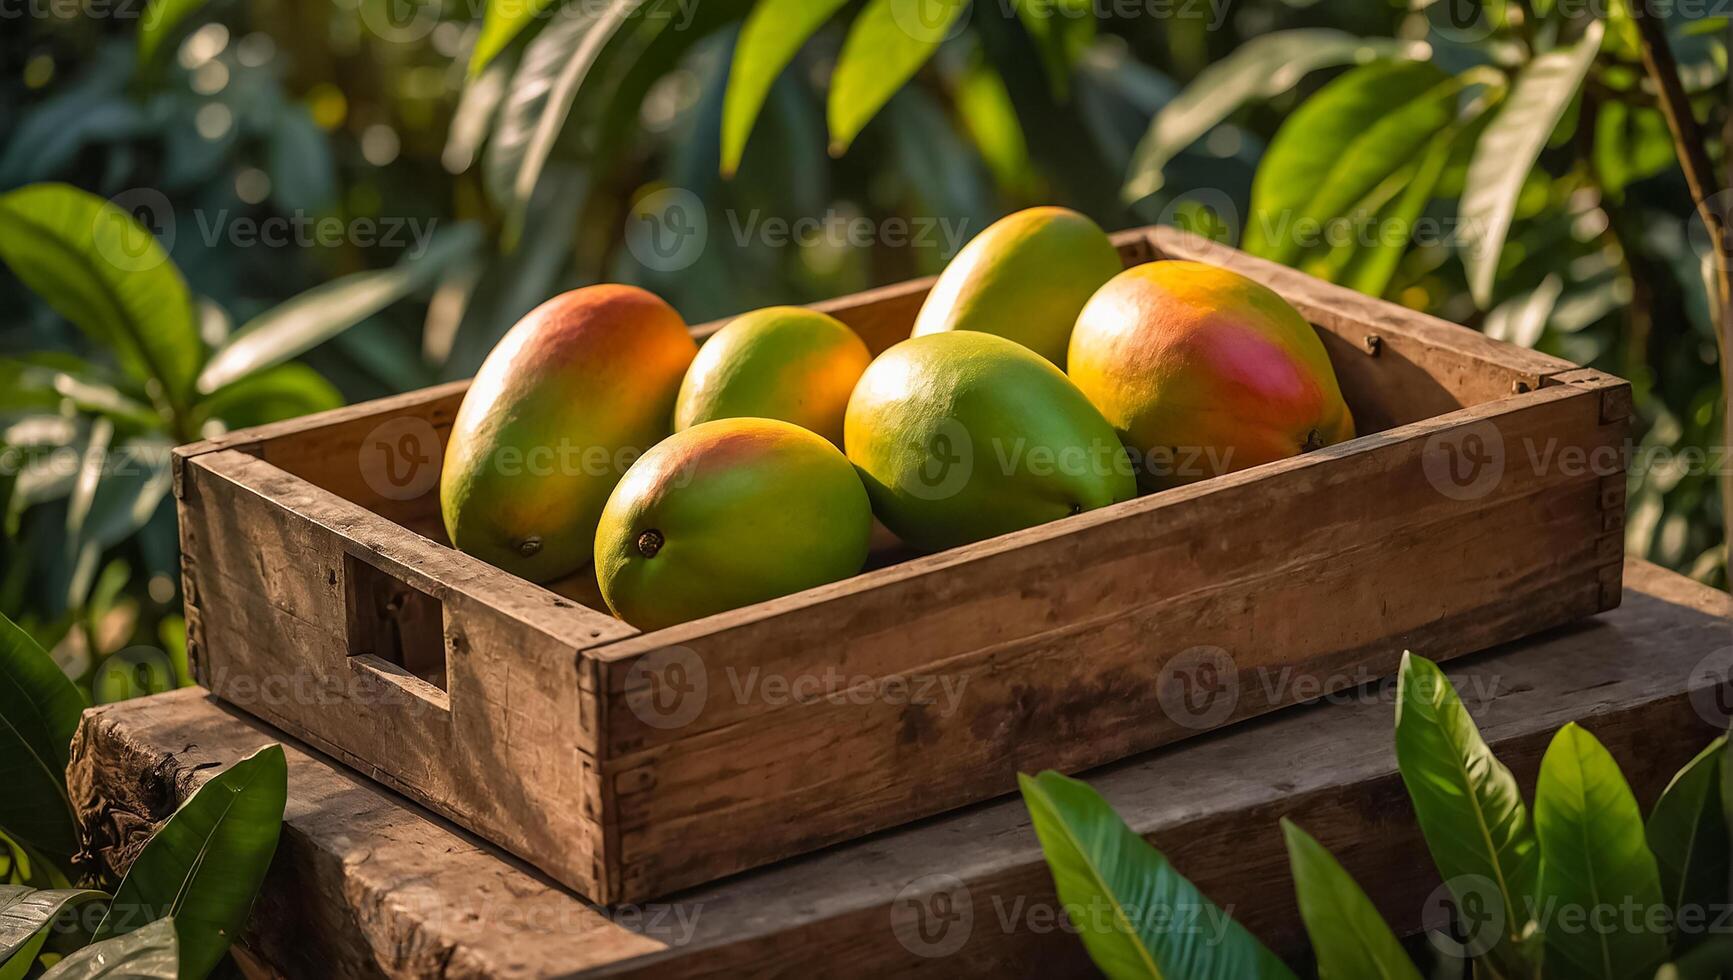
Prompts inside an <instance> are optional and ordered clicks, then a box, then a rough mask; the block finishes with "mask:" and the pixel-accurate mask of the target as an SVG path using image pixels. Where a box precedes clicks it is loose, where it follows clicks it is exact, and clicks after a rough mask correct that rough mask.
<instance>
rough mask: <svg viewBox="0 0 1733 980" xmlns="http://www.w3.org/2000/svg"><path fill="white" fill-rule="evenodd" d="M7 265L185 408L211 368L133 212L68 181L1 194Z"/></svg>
mask: <svg viewBox="0 0 1733 980" xmlns="http://www.w3.org/2000/svg"><path fill="white" fill-rule="evenodd" d="M0 259H3V260H4V261H5V262H6V264H7V265H8V266H10V267H11V269H12V271H13V272H14V273H15V274H16V275H17V276H18V278H19V279H20V280H22V281H23V282H24V285H26V286H28V287H30V290H31V291H32V292H34V293H36V294H37V295H38V296H41V297H42V299H43V300H44V301H46V302H47V303H48V305H49V306H51V307H53V308H54V311H55V312H56V313H59V314H60V315H61V316H63V317H65V318H66V319H68V320H71V321H72V323H73V324H74V325H75V326H77V327H78V328H79V329H80V330H82V331H84V332H85V333H86V334H88V335H89V336H90V338H91V339H92V340H94V341H96V342H97V343H98V344H100V345H102V346H103V347H105V348H107V349H108V350H110V351H112V352H113V353H114V355H115V357H116V359H117V360H119V362H120V364H121V366H122V367H123V368H125V369H126V370H127V372H128V373H130V374H132V375H133V376H134V377H135V378H137V379H138V380H140V381H142V382H147V383H148V382H151V381H155V382H156V383H158V384H160V385H162V387H163V390H164V392H165V394H166V395H167V397H168V400H169V402H170V404H171V405H174V406H176V407H183V406H185V404H186V401H187V396H188V395H189V394H190V393H191V390H192V385H193V378H194V377H195V376H197V374H198V371H199V366H200V365H201V364H202V363H203V362H204V356H205V351H204V343H203V341H201V340H200V339H199V330H198V321H197V319H196V317H195V316H194V315H193V303H192V297H191V295H190V294H189V293H188V292H187V284H186V281H185V280H183V279H182V278H181V274H180V270H179V269H176V268H175V265H174V263H173V262H171V261H169V257H168V253H167V252H165V251H163V247H162V245H161V244H160V243H158V242H157V240H156V237H155V236H154V235H152V234H151V233H150V232H149V231H146V230H145V229H144V227H143V226H142V225H140V224H139V223H138V222H137V221H135V220H133V217H132V215H129V214H127V213H126V212H125V211H122V210H121V209H120V208H118V207H115V206H114V205H113V204H110V203H109V202H108V201H105V200H103V199H102V198H100V197H97V196H95V195H94V194H89V193H86V192H85V191H81V190H79V189H77V188H76V187H70V186H68V185H66V184H32V185H30V186H28V187H22V188H19V189H18V190H15V191H12V192H11V193H9V194H6V195H4V196H0Z"/></svg>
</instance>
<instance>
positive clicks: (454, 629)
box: [177, 229, 1629, 902]
mask: <svg viewBox="0 0 1733 980" xmlns="http://www.w3.org/2000/svg"><path fill="white" fill-rule="evenodd" d="M1116 241H1117V242H1118V244H1119V247H1120V249H1121V254H1122V257H1123V259H1124V260H1125V262H1126V263H1127V264H1135V263H1138V262H1143V261H1150V260H1154V259H1162V258H1199V259H1203V260H1205V261H1211V262H1215V263H1217V264H1220V265H1226V266H1230V267H1233V268H1236V269H1240V270H1241V271H1244V272H1246V273H1247V274H1248V275H1252V276H1254V277H1256V278H1259V279H1261V280H1263V281H1266V282H1268V283H1269V284H1270V285H1271V286H1272V287H1273V288H1275V289H1277V290H1278V291H1279V292H1281V293H1283V294H1284V295H1285V296H1287V297H1288V299H1289V300H1290V301H1292V302H1294V303H1295V304H1296V305H1297V306H1299V307H1300V308H1301V309H1302V311H1303V312H1305V313H1306V315H1307V316H1308V317H1310V318H1311V319H1312V320H1313V321H1314V322H1315V323H1317V324H1318V328H1319V331H1320V334H1321V336H1323V338H1324V339H1325V342H1326V346H1327V347H1328V349H1329V351H1330V354H1331V357H1332V359H1333V363H1334V364H1335V366H1336V370H1337V373H1338V375H1339V377H1340V378H1341V379H1342V382H1343V386H1344V390H1345V392H1346V394H1347V396H1348V398H1349V401H1350V404H1351V406H1352V407H1353V408H1354V410H1355V412H1356V414H1357V416H1358V417H1359V419H1360V421H1361V432H1362V435H1361V437H1360V438H1358V439H1355V440H1352V441H1350V442H1347V443H1344V444H1341V445H1338V446H1333V447H1329V448H1326V449H1324V450H1320V451H1317V452H1313V453H1310V454H1307V455H1304V456H1301V457H1297V458H1294V459H1289V460H1285V461H1282V462H1278V463H1274V464H1269V465H1265V466H1261V467H1256V468H1253V469H1250V470H1246V471H1242V472H1240V473H1235V474H1231V475H1228V476H1225V477H1221V478H1217V479H1213V480H1208V481H1205V482H1202V483H1199V484H1195V485H1192V486H1188V487H1184V488H1180V489H1174V490H1168V491H1165V492H1162V493H1158V494H1153V495H1149V496H1145V497H1143V498H1140V499H1138V500H1134V501H1129V502H1126V503H1123V504H1119V505H1116V506H1113V507H1109V508H1103V509H1101V510H1098V511H1095V512H1091V513H1088V514H1083V515H1079V516H1076V517H1073V518H1069V519H1066V520H1063V521H1057V522H1054V523H1052V524H1048V525H1045V526H1042V527H1038V528H1031V529H1029V530H1026V531H1022V532H1018V533H1015V534H1010V535H1004V536H1001V537H997V538H994V539H991V540H988V541H983V542H979V543H977V544H973V545H969V546H966V547H962V548H957V549H953V550H950V551H946V552H942V553H940V554H936V555H930V556H925V557H913V556H909V555H907V554H886V555H880V556H878V560H875V562H874V563H873V567H872V568H871V570H869V571H866V572H864V573H863V574H860V575H857V576H854V577H852V578H849V579H847V580H844V581H841V582H837V583H833V584H831V585H827V586H823V587H820V588H817V589H812V590H808V591H806V592H802V593H799V594H797V595H792V596H788V597H785V598H782V599H778V600H773V601H771V602H766V603H760V604H757V605H754V606H751V607H747V608H744V609H740V610H735V611H733V612H729V613H724V614H721V615H718V616H713V617H708V618H706V619H704V620H700V621H697V622H694V623H689V624H685V625H683V626H679V627H675V628H672V629H668V630H661V631H657V632H654V633H650V634H642V633H640V632H639V631H637V630H635V629H633V628H631V627H629V626H627V625H625V624H623V623H620V622H618V621H616V620H614V619H612V618H611V617H609V616H606V615H605V614H603V613H600V612H597V611H596V610H597V609H599V608H600V603H599V594H598V590H597V589H596V586H595V582H594V579H593V576H592V575H591V574H590V573H589V572H587V571H586V572H584V573H581V574H579V575H576V576H573V577H572V578H571V579H569V580H567V581H564V582H560V583H554V584H553V585H551V586H549V587H543V586H539V585H534V584H531V583H529V582H525V581H523V580H521V579H517V578H515V577H513V576H511V575H509V574H506V573H504V572H501V571H499V570H497V569H494V568H492V567H490V566H488V565H486V564H485V563H483V562H481V561H479V560H477V559H474V558H472V557H470V556H467V555H463V554H460V553H457V552H455V551H453V550H451V549H450V548H449V547H447V546H446V543H445V538H444V535H443V532H442V529H441V526H440V520H439V515H438V508H437V493H436V490H435V488H434V485H433V483H432V482H430V481H429V480H428V479H426V478H427V477H430V476H432V475H433V473H434V470H430V469H427V467H430V466H431V467H434V468H437V465H438V461H439V458H440V455H441V453H442V452H443V442H444V440H445V438H446V435H447V433H448V431H449V427H450V424H451V417H452V415H453V414H454V412H455V410H456V407H457V404H458V402H459V401H460V400H461V397H462V395H463V391H464V389H463V388H462V386H461V385H447V386H444V387H441V388H439V389H432V390H430V391H429V392H426V393H420V394H416V395H411V396H403V397H401V398H398V399H393V400H389V401H387V402H384V403H378V404H377V405H375V406H374V407H373V408H372V409H368V408H367V407H366V406H357V407H354V408H349V409H342V410H339V411H337V412H333V413H327V414H325V415H323V416H314V417H312V418H310V419H307V420H302V421H298V422H294V423H284V424H282V425H279V426H274V427H268V428H266V429H261V430H253V432H252V433H250V434H249V433H237V434H234V435H233V436H230V437H228V438H226V439H225V440H219V441H217V442H213V443H208V444H201V445H199V446H193V447H187V448H185V449H183V450H182V451H181V452H180V454H179V456H178V458H177V493H178V496H179V498H180V505H181V511H182V535H183V552H184V554H185V559H184V560H185V575H184V580H185V583H186V587H185V593H186V595H187V597H188V623H189V636H190V640H189V642H190V645H191V649H192V650H193V652H194V660H195V663H196V664H198V666H199V671H200V673H199V676H200V677H201V679H202V680H204V681H205V682H206V683H207V684H208V685H210V686H211V687H212V689H213V690H214V691H215V692H216V693H217V694H218V695H219V696H221V697H224V698H228V699H230V700H231V701H233V702H234V703H237V704H241V705H242V706H243V707H246V708H248V709H249V710H253V711H255V712H256V713H258V714H259V715H260V717H263V718H265V719H266V720H267V721H270V722H271V723H272V724H275V725H278V726H280V727H282V728H284V729H285V730H287V731H289V732H290V733H291V734H294V735H296V736H297V737H300V738H304V739H306V740H307V741H309V742H310V743H311V744H314V745H316V746H318V747H319V748H321V749H322V750H325V751H328V752H331V753H332V754H334V755H337V756H338V757H340V758H342V759H343V760H344V761H346V762H348V763H349V764H351V765H355V766H357V767H358V768H359V769H361V770H362V771H363V772H367V773H369V774H370V775H372V776H374V777H375V778H377V779H380V780H381V781H383V782H384V783H386V784H387V785H389V786H391V787H393V788H394V789H397V790H399V791H401V792H404V793H406V794H408V795H410V796H411V797H413V798H415V799H417V800H419V801H421V802H423V803H425V804H426V805H428V806H429V807H431V808H433V809H435V810H436V811H437V812H440V813H442V814H445V815H447V816H449V817H450V818H451V819H453V820H456V821H458V822H460V823H462V824H463V825H465V826H467V827H470V828H471V829H474V830H476V831H477V832H478V833H481V834H483V835H484V836H485V837H487V838H489V839H490V840H493V841H496V842H498V843H501V844H502V845H504V846H507V847H508V848H510V849H512V850H513V851H514V852H515V853H517V854H519V855H520V856H522V857H524V858H525V859H526V860H529V861H532V862H534V863H536V864H537V865H538V866H539V867H541V868H543V869H544V870H546V871H548V872H549V873H550V874H553V875H554V876H555V877H557V878H558V879H559V880H561V881H563V882H565V883H566V884H568V885H570V886H572V887H574V888H579V889H581V890H583V891H584V892H585V893H586V894H587V895H589V896H591V897H592V898H595V899H597V900H599V901H605V902H616V901H635V900H642V899H644V898H646V897H650V896H654V895H659V894H665V893H668V892H670V891H673V890H677V889H681V888H685V887H689V886H692V885H697V884H701V883H703V882H706V881H711V880H714V879H716V878H718V877H721V876H724V875H727V874H731V873H734V872H737V871H741V870H743V869H746V868H750V867H755V866H758V865H761V864H765V863H768V862H772V861H776V860H780V859H782V858H786V857H789V856H791V855H794V854H799V853H802V852H805V851H809V850H812V849H814V848H817V847H822V846H825V845H828V844H831V843H835V842H837V841H842V840H847V839H851V838H853V837H857V836H860V835H863V834H867V833H872V832H874V831H878V830H882V829H884V828H886V827H890V826H895V825H897V824H899V823H903V822H907V821H910V820H914V819H919V818H921V817H925V816H928V815H931V814H935V813H939V812H942V811H944V810H947V809H951V808H954V807H958V806H963V805H967V804H969V803H972V802H975V801H978V800H980V799H984V798H988V797H991V796H994V795H996V794H1000V793H1003V792H1006V791H1007V790H1009V789H1011V788H1012V787H1013V786H1014V776H1015V773H1016V772H1017V771H1018V770H1019V769H1024V768H1039V767H1044V766H1057V767H1061V768H1079V767H1086V766H1092V765H1098V764H1101V763H1104V762H1108V761H1111V760H1113V759H1118V758H1123V757H1125V756H1127V755H1130V754H1133V753H1136V752H1140V751H1144V750H1147V749H1150V748H1152V747H1155V746H1158V745H1162V744H1165V743H1168V742H1171V741H1174V740H1176V739H1179V738H1185V737H1191V736H1195V735H1197V734H1199V733H1201V732H1203V731H1207V730H1209V729H1211V728H1214V727H1217V726H1220V725H1224V724H1232V723H1236V722H1239V721H1242V720H1244V719H1246V718H1250V717H1253V716H1255V715H1257V714H1260V713H1262V712H1265V711H1268V710H1270V709H1272V708H1276V707H1280V706H1282V705H1285V704H1289V703H1292V702H1294V701H1296V700H1304V699H1305V698H1307V697H1310V696H1315V695H1316V694H1317V693H1322V692H1327V691H1329V690H1334V689H1336V688H1340V687H1343V686H1345V685H1352V684H1355V683H1359V682H1361V681H1364V680H1367V679H1370V678H1376V677H1380V676H1385V675H1387V674H1388V673H1390V672H1391V671H1392V670H1393V669H1394V667H1395V664H1396V662H1397V657H1398V655H1399V653H1400V651H1401V649H1402V648H1403V647H1404V646H1416V645H1419V646H1426V647H1428V648H1429V649H1433V650H1435V651H1436V654H1437V656H1439V657H1440V658H1441V659H1442V658H1447V657H1451V656H1457V655H1461V654H1464V653H1468V652H1472V651H1475V650H1480V649H1484V648H1485V647H1487V646H1490V645H1492V644H1495V643H1499V642H1504V641H1508V640H1511V639H1515V638H1518V637H1521V636H1525V635H1528V634H1530V633H1532V632H1534V631H1536V630H1540V629H1544V628H1547V627H1550V626H1553V625H1557V624H1559V623H1563V622H1568V621H1570V620H1572V619H1576V618H1579V617H1582V616H1586V615H1589V614H1592V613H1594V612H1596V611H1598V610H1602V609H1606V608H1610V607H1611V606H1613V605H1614V604H1616V603H1617V602H1618V601H1619V597H1620V594H1621V589H1620V582H1621V569H1622V521H1623V517H1622V515H1623V504H1624V497H1623V486H1624V479H1623V455H1622V453H1621V452H1620V450H1621V449H1622V447H1623V444H1624V440H1625V436H1626V423H1627V420H1628V416H1629V411H1628V405H1629V389H1628V386H1627V385H1625V384H1624V382H1622V381H1619V380H1618V379H1616V378H1611V377H1609V376H1606V375H1604V374H1600V373H1597V372H1590V371H1581V370H1578V369H1575V368H1573V367H1572V366H1571V365H1568V364H1565V363H1564V362H1561V361H1556V360H1555V359H1552V358H1548V357H1545V356H1544V355H1537V354H1534V353H1533V352H1530V351H1524V350H1521V349H1518V348H1514V347H1510V346H1508V345H1504V344H1500V343H1498V342H1495V341H1492V340H1489V339H1487V338H1485V337H1482V336H1480V335H1478V334H1476V333H1474V332H1473V331H1468V330H1464V329H1463V328H1461V327H1455V326H1452V325H1450V324H1446V323H1443V322H1442V321H1437V320H1433V319H1431V318H1426V317H1421V316H1418V315H1416V314H1413V313H1411V312H1410V311H1405V310H1402V309H1401V308H1400V307H1395V306H1392V305H1391V304H1388V303H1381V302H1377V301H1373V300H1368V299H1365V298H1364V297H1358V296H1356V295H1355V294H1353V293H1351V292H1349V291H1346V290H1343V289H1340V288H1339V287H1334V286H1329V285H1327V284H1323V283H1320V282H1317V281H1315V280H1312V279H1310V278H1309V277H1306V276H1303V275H1301V274H1299V273H1295V272H1292V271H1291V270H1286V269H1283V268H1281V267H1278V266H1273V265H1271V264H1269V263H1264V262H1260V261H1259V260H1256V259H1252V258H1250V257H1247V256H1242V255H1240V254H1239V253H1237V252H1234V251H1233V250H1231V249H1224V248H1223V247H1221V246H1217V245H1214V244H1213V243H1209V242H1207V241H1203V240H1201V239H1193V238H1189V237H1186V236H1183V235H1178V234H1176V233H1170V232H1168V231H1165V230H1162V229H1155V230H1147V229H1138V230H1133V231H1131V232H1126V233H1122V234H1120V235H1118V236H1116ZM930 286H931V281H930V280H920V281H915V282H909V283H902V284H898V285H894V286H888V287H885V288H883V289H878V290H873V291H871V292H868V293H863V294H859V295H856V296H850V297H843V298H841V299H838V300H834V301H831V302H829V303H826V304H821V307H822V308H824V309H826V310H828V311H830V312H832V313H834V314H835V315H836V316H838V317H839V318H841V319H842V320H843V321H844V322H845V323H847V324H849V325H850V326H851V327H853V328H854V329H856V330H857V331H859V332H860V333H861V335H862V336H863V337H864V338H866V339H867V341H868V344H869V346H871V347H873V348H874V349H875V350H876V349H882V348H883V347H885V346H888V345H889V344H891V343H894V342H895V341H896V340H897V339H898V338H900V337H901V336H903V335H905V334H906V333H907V331H908V328H909V325H910V323H911V322H912V320H913V318H914V315H915V312H916V311H917V310H918V308H919V305H920V302H921V300H922V299H923V298H924V296H925V294H926V291H927V290H928V289H929V288H930ZM713 328H714V325H705V326H701V327H699V328H695V332H697V333H699V334H703V333H705V332H707V331H708V330H711V329H713ZM1369 337H1371V338H1374V339H1375V340H1376V342H1372V341H1369V340H1368V339H1367V338H1369ZM1488 454H1490V455H1488ZM977 455H978V456H979V457H981V458H979V459H977V460H976V461H975V465H976V466H991V465H1004V464H1002V463H1000V462H999V461H998V458H997V457H996V456H994V455H993V452H992V451H989V449H988V448H985V447H983V448H981V449H980V451H979V452H978V454H977ZM989 457H991V458H989ZM1579 459H1581V460H1586V462H1582V463H1579V462H1578V460H1579ZM411 464H413V465H411ZM405 467H407V468H405ZM400 470H401V471H402V472H399V471H400ZM1482 474H1485V476H1486V478H1485V479H1480V478H1478V477H1479V476H1480V475H1482ZM1471 478H1473V479H1471ZM1200 657H1203V658H1209V662H1208V663H1204V662H1201V661H1199V658H1200ZM1277 670H1285V671H1288V672H1290V673H1292V674H1294V675H1295V676H1297V677H1298V678H1299V683H1298V684H1297V685H1296V684H1283V685H1276V686H1272V685H1269V684H1267V683H1263V681H1264V679H1265V678H1266V677H1267V676H1268V675H1269V673H1270V672H1272V671H1277ZM1199 671H1205V672H1212V673H1208V676H1207V680H1209V681H1210V683H1211V684H1212V685H1214V686H1212V687H1211V689H1210V690H1211V692H1212V693H1211V697H1212V698H1213V699H1214V700H1212V701H1211V703H1210V704H1209V705H1208V706H1207V708H1208V710H1193V708H1191V707H1187V706H1186V704H1185V702H1184V691H1183V689H1184V688H1186V686H1187V685H1189V684H1192V683H1193V682H1194V681H1196V680H1197V679H1198V678H1200V677H1204V676H1205V675H1204V674H1203V673H1199ZM285 677H307V678H311V679H314V680H317V681H318V682H319V684H320V685H322V686H321V688H320V690H321V691H322V692H324V693H322V694H321V695H320V697H319V698H318V699H317V700H316V701H311V700H309V699H308V698H299V699H294V698H291V699H283V698H274V699H269V698H263V697H260V696H259V695H258V693H257V692H258V691H259V690H260V689H261V682H268V683H274V684H281V683H282V679H283V678H285ZM236 681H240V682H242V685H239V686H238V685H237V684H236V683H235V682H236ZM694 684H696V685H697V686H696V687H694V686H692V685H694ZM242 686H244V687H246V689H245V690H242V689H241V687H242ZM1307 691H1311V694H1307V693H1306V692H1307ZM1193 693H1194V694H1195V693H1197V692H1193ZM1176 699H1178V700H1176ZM1176 704H1178V705H1179V707H1177V708H1176V707H1175V705H1176ZM386 730H390V731H392V732H393V733H395V734H396V735H397V737H396V738H386V737H382V732H384V731H386Z"/></svg>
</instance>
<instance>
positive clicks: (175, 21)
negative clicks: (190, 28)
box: [138, 0, 205, 66]
mask: <svg viewBox="0 0 1733 980" xmlns="http://www.w3.org/2000/svg"><path fill="white" fill-rule="evenodd" d="M204 5H205V0H150V6H148V7H146V8H145V11H144V19H143V20H141V21H140V22H139V25H138V63H139V64H140V65H144V66H148V65H149V64H150V63H151V60H152V59H153V58H155V57H156V53H157V51H158V50H160V49H161V48H162V47H163V45H165V44H168V43H170V42H171V41H173V40H174V37H175V34H176V32H177V30H178V28H179V27H180V24H181V22H182V21H184V20H186V19H187V18H188V17H189V16H191V15H192V14H193V12H194V11H196V10H198V9H199V8H200V7H203V6H204Z"/></svg>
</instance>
